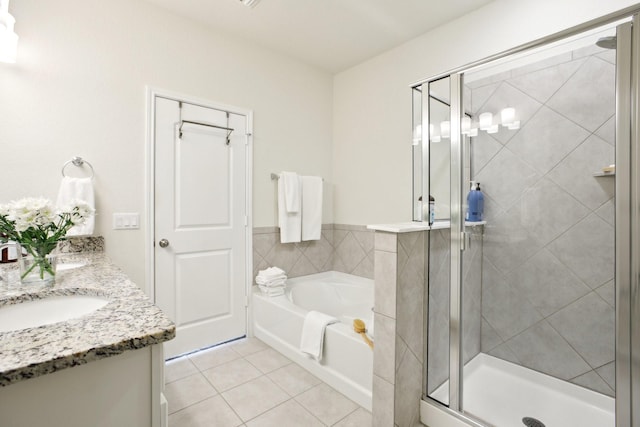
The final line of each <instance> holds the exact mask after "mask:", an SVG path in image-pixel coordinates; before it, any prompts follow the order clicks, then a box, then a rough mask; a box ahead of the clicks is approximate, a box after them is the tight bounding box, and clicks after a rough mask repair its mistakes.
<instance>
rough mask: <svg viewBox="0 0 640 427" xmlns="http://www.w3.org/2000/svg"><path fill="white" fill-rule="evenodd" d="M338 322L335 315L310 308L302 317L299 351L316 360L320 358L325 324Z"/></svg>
mask: <svg viewBox="0 0 640 427" xmlns="http://www.w3.org/2000/svg"><path fill="white" fill-rule="evenodd" d="M337 322H339V320H338V319H336V318H335V317H332V316H329V315H328V314H324V313H321V312H319V311H313V310H311V311H310V312H309V313H307V315H306V316H305V318H304V324H303V325H302V336H301V337H300V351H302V352H303V353H306V354H308V355H309V356H311V357H313V358H314V359H316V360H317V361H318V362H319V361H321V360H322V348H323V346H324V333H325V330H326V329H327V326H329V325H331V324H333V323H337Z"/></svg>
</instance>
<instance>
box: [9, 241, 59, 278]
mask: <svg viewBox="0 0 640 427" xmlns="http://www.w3.org/2000/svg"><path fill="white" fill-rule="evenodd" d="M31 252H33V253H34V254H35V255H31V254H29V255H24V254H23V251H22V248H21V247H18V265H19V267H20V282H21V283H22V285H24V286H34V287H51V286H53V285H54V283H55V282H56V264H57V256H56V255H57V254H56V251H55V250H53V251H51V252H50V253H47V254H44V255H40V254H39V253H38V252H37V251H31Z"/></svg>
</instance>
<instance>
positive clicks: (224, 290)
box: [154, 97, 250, 358]
mask: <svg viewBox="0 0 640 427" xmlns="http://www.w3.org/2000/svg"><path fill="white" fill-rule="evenodd" d="M185 121H188V122H197V123H200V124H192V123H185ZM203 124H212V125H216V126H221V127H228V128H233V129H234V130H233V132H232V133H231V135H230V137H229V143H228V144H227V131H225V130H224V129H220V128H216V127H209V126H205V125H203ZM246 126H247V118H246V117H245V116H243V115H239V114H233V113H227V112H225V111H221V110H216V109H212V108H205V107H201V106H197V105H193V104H188V103H183V102H182V103H181V102H178V101H175V100H172V99H166V98H161V97H156V98H155V248H154V254H155V299H156V304H157V305H158V306H159V307H160V308H161V309H162V310H163V311H164V312H165V313H167V315H168V316H169V317H170V318H171V319H172V320H173V321H174V322H175V323H176V338H175V339H174V340H172V341H169V342H167V343H165V356H166V357H167V358H170V357H173V356H176V355H179V354H183V353H187V352H190V351H194V350H198V349H201V348H204V347H208V346H211V345H214V344H217V343H221V342H224V341H228V340H231V339H234V338H238V337H241V336H243V335H245V334H246V330H247V324H246V322H247V321H246V319H247V316H246V310H247V307H246V300H247V299H246V298H247V297H246V290H247V268H246V267H247V260H248V259H250V258H249V257H248V256H247V235H246V233H247V215H248V213H247V185H246V184H247V182H246V180H247V167H248V166H247V156H246V153H247V136H246V133H247V132H246ZM180 128H181V129H182V132H180Z"/></svg>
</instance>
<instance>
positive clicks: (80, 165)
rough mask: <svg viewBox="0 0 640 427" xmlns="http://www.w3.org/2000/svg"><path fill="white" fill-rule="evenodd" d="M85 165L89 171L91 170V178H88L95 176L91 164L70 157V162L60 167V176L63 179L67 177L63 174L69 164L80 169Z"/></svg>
mask: <svg viewBox="0 0 640 427" xmlns="http://www.w3.org/2000/svg"><path fill="white" fill-rule="evenodd" d="M85 163H86V165H87V166H89V169H91V176H90V177H89V178H93V177H94V175H95V170H94V169H93V166H92V165H91V163H89V162H88V161H86V160H84V159H83V158H82V157H79V156H75V157H72V158H71V160H68V161H67V162H66V163H65V164H64V165H62V176H63V177H66V176H67V175H65V174H64V169H65V168H66V167H67V166H69V165H70V164H73V165H74V166H76V167H79V168H81V167H82V166H84V165H85Z"/></svg>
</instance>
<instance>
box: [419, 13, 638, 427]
mask: <svg viewBox="0 0 640 427" xmlns="http://www.w3.org/2000/svg"><path fill="white" fill-rule="evenodd" d="M634 19H635V20H634V23H635V22H636V20H637V17H634ZM637 33H638V32H637V31H636V34H632V22H631V19H622V20H620V21H618V22H613V23H610V24H607V25H604V26H600V27H594V28H591V29H589V30H588V31H583V32H581V33H575V34H573V35H571V36H570V37H565V38H562V39H560V38H559V37H558V38H556V39H555V40H556V41H554V42H552V43H547V44H545V45H544V46H542V47H537V48H533V49H528V50H526V51H524V50H523V51H522V52H520V53H518V54H513V55H510V56H505V57H503V58H501V59H498V60H494V61H491V62H487V63H484V64H482V65H479V66H476V67H474V68H470V69H467V70H464V71H463V72H459V73H454V74H450V75H448V76H445V77H444V78H443V77H440V78H438V79H435V80H433V81H429V82H425V83H422V84H420V85H419V86H416V87H420V88H421V93H422V98H421V100H422V110H423V111H422V115H421V126H422V129H432V131H431V132H430V135H429V136H430V138H428V145H427V146H425V148H427V149H429V148H430V153H431V158H430V156H429V155H427V156H426V158H427V159H428V163H427V164H429V165H430V168H429V173H427V174H426V175H427V176H426V177H425V178H424V179H423V183H422V184H423V185H424V186H425V187H424V188H426V189H429V190H431V189H434V188H439V186H443V185H445V186H446V187H447V189H448V195H449V200H448V201H440V203H444V204H446V205H447V206H446V209H444V211H446V216H447V218H440V219H442V220H448V223H447V221H442V222H441V223H438V221H436V225H437V227H435V228H437V229H436V230H431V231H430V238H429V243H430V246H429V259H428V266H429V267H428V268H429V271H428V273H429V274H428V277H429V283H428V291H427V298H426V301H427V303H426V307H425V310H426V316H425V318H427V319H428V324H427V325H426V330H427V331H428V332H427V333H428V336H427V340H425V341H426V342H427V344H426V348H425V354H426V359H427V363H426V366H425V381H424V387H425V390H424V395H425V402H424V403H426V404H423V416H424V417H425V418H426V419H425V418H423V422H425V424H427V425H430V426H431V427H438V425H439V424H437V423H438V421H436V420H438V419H440V418H438V417H439V415H437V414H436V412H434V411H433V410H432V409H433V408H437V409H438V410H440V412H441V413H443V414H447V415H449V416H451V417H453V419H455V420H457V421H456V422H458V423H460V424H459V425H461V426H462V425H476V426H496V427H515V426H518V425H521V426H522V425H524V426H529V427H539V426H545V425H546V426H547V427H552V426H562V427H572V426H576V427H577V426H580V427H632V426H634V427H635V426H640V415H639V414H635V415H634V414H632V408H633V407H634V404H633V403H634V402H632V398H635V399H636V400H637V399H638V398H639V397H638V389H637V388H636V387H637V385H636V383H637V377H638V373H637V372H636V371H635V370H632V361H633V360H634V357H635V358H637V357H638V356H637V354H640V353H634V352H632V348H637V347H638V344H640V340H639V339H638V338H637V337H636V336H635V335H636V334H638V333H639V332H638V331H637V330H635V329H634V328H632V325H634V324H635V323H637V322H635V323H634V322H632V319H633V318H635V317H634V316H637V314H636V313H638V312H640V310H639V309H638V307H637V305H638V295H637V291H634V289H637V286H638V283H637V281H638V272H639V266H638V265H637V264H638V261H640V260H638V259H637V258H638V255H637V254H638V253H640V245H639V243H638V241H639V240H640V239H638V238H634V239H632V238H631V236H640V230H638V223H639V222H640V221H639V220H638V217H637V216H638V212H637V211H636V209H635V206H638V203H637V202H638V200H640V199H639V198H638V195H637V194H636V192H637V191H638V190H640V186H638V184H637V181H638V174H637V172H636V169H637V168H636V167H635V165H638V164H640V162H639V161H638V158H637V156H638V154H637V150H636V148H635V147H636V145H635V144H637V139H638V136H637V135H636V134H635V133H634V132H633V131H632V130H634V129H636V128H637V124H636V123H635V119H632V117H633V116H632V114H631V111H637V110H635V108H636V107H635V106H634V105H635V104H634V102H635V101H634V100H635V99H637V96H638V95H637V93H635V92H633V91H632V81H637V75H636V74H637V73H638V71H637V70H638V67H636V66H632V61H636V62H639V63H640V60H639V56H638V55H635V54H634V55H632V51H633V52H634V53H635V52H636V51H638V50H639V49H638V46H639V45H640V43H638V42H637V41H636V39H640V37H639V36H638V34H637ZM632 38H633V40H632ZM444 80H446V82H447V86H448V89H449V90H448V93H447V96H446V97H444V98H445V99H446V104H447V110H448V112H449V116H448V117H446V118H445V119H442V118H438V117H436V115H434V114H433V109H434V108H433V98H436V97H435V96H432V95H433V93H432V90H433V89H434V88H436V87H438V86H436V84H437V83H440V82H442V81H444ZM633 88H634V90H635V91H638V86H637V85H636V84H634V85H633ZM437 98H439V99H442V98H443V97H442V95H440V96H438V97H437ZM425 110H426V111H425ZM415 117H416V116H415V114H414V120H415ZM442 120H446V121H447V123H446V124H444V125H442V129H450V134H449V133H448V134H447V140H446V146H447V147H448V148H449V156H448V157H447V161H448V162H449V167H448V168H446V169H447V172H446V173H442V172H436V169H435V168H433V164H434V159H433V156H434V154H433V153H436V152H437V150H438V149H439V148H440V147H437V146H436V144H437V143H440V144H442V142H443V139H442V133H441V135H440V140H439V141H434V138H433V129H439V128H440V126H441V123H442ZM424 139H425V140H427V138H424ZM436 157H438V158H441V157H442V156H437V155H436ZM632 165H634V167H632ZM472 183H473V184H472ZM478 185H479V188H480V189H481V191H482V196H483V202H484V210H483V213H482V214H483V216H482V217H479V216H478V213H477V212H476V211H472V212H469V209H468V208H469V206H468V203H467V194H469V191H470V190H471V189H475V188H477V187H478ZM424 194H429V193H428V192H425V191H423V195H424ZM477 196H478V194H477V193H473V194H472V195H471V196H470V197H477ZM437 204H438V199H437V198H436V206H437ZM632 206H633V207H634V209H632ZM438 225H439V226H438ZM632 253H635V254H636V255H635V256H634V257H633V258H632V257H631V254H632ZM443 264H444V265H445V268H444V269H443V268H442V266H443ZM443 283H444V285H443ZM638 329H640V328H638ZM636 363H637V361H636ZM636 369H637V368H636ZM632 374H633V375H634V376H632ZM632 378H636V382H634V381H632ZM632 388H634V390H633V392H635V393H633V392H632ZM635 408H640V406H638V404H637V403H636V405H635ZM430 417H431V418H430ZM430 423H431V424H430Z"/></svg>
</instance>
